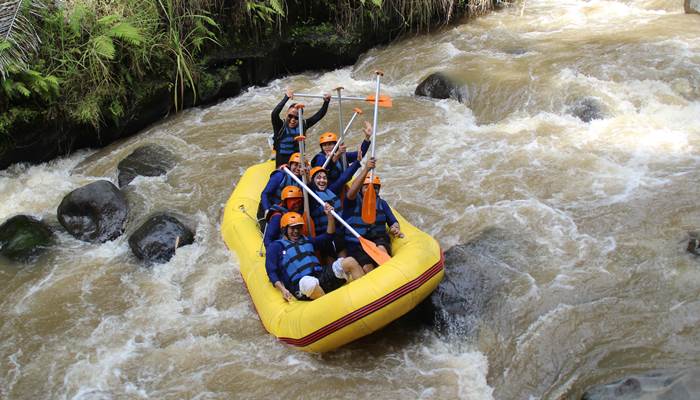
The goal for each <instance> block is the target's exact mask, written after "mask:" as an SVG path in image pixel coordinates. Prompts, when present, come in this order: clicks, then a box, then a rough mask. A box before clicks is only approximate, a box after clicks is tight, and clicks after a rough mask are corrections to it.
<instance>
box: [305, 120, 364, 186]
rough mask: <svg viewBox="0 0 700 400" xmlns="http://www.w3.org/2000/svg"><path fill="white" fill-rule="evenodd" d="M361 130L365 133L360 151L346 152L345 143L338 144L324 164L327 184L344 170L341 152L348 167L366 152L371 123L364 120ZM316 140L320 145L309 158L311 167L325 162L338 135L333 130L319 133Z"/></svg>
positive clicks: (320, 165) (332, 181) (319, 165)
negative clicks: (315, 152) (319, 149)
mask: <svg viewBox="0 0 700 400" xmlns="http://www.w3.org/2000/svg"><path fill="white" fill-rule="evenodd" d="M363 131H364V133H365V139H364V140H363V141H362V145H360V151H350V152H348V151H347V149H346V147H345V144H341V145H340V146H338V150H336V152H335V154H333V159H332V160H331V162H329V163H328V165H327V166H326V169H327V170H328V174H327V175H328V184H329V185H330V184H333V183H334V182H335V181H337V180H338V178H340V175H341V174H342V173H343V172H344V171H345V168H344V167H343V162H342V160H341V157H342V156H343V153H345V158H346V159H347V161H348V167H349V166H350V165H351V164H352V163H353V162H355V161H357V160H358V159H361V158H362V154H366V153H367V149H369V145H370V139H371V138H372V125H371V124H370V123H369V122H368V121H365V129H364V130H363ZM318 142H319V145H320V146H321V151H319V152H318V153H317V154H316V155H315V156H314V158H313V159H311V166H312V167H322V166H323V164H325V163H326V159H327V158H328V157H329V156H330V154H331V151H333V147H335V144H336V143H337V142H338V135H336V134H335V133H333V132H325V133H324V134H322V135H321V137H320V138H319V140H318Z"/></svg>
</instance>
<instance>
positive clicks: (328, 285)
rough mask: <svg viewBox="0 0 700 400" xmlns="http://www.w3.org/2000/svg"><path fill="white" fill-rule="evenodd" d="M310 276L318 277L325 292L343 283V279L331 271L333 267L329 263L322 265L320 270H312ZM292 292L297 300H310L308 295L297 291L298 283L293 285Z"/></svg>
mask: <svg viewBox="0 0 700 400" xmlns="http://www.w3.org/2000/svg"><path fill="white" fill-rule="evenodd" d="M311 276H313V277H315V278H316V279H318V283H319V285H321V289H323V291H324V292H326V293H330V292H332V291H334V290H335V289H338V288H339V287H341V286H343V285H344V284H345V280H344V279H340V278H338V277H337V276H335V274H334V273H333V267H332V266H330V265H326V266H323V269H322V270H321V271H317V272H314V273H312V274H311ZM293 293H294V297H296V298H297V299H299V300H311V299H309V298H308V297H306V296H304V295H303V294H302V293H301V291H299V285H298V284H297V285H294V292H293Z"/></svg>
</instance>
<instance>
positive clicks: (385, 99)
mask: <svg viewBox="0 0 700 400" xmlns="http://www.w3.org/2000/svg"><path fill="white" fill-rule="evenodd" d="M294 97H308V98H312V99H322V98H323V95H321V94H304V93H302V94H299V93H294ZM374 98H375V96H373V95H369V96H367V97H358V96H345V97H343V100H357V101H366V102H368V103H376V101H374ZM392 105H393V101H392V100H391V97H389V96H384V95H382V96H379V107H385V108H391V106H392Z"/></svg>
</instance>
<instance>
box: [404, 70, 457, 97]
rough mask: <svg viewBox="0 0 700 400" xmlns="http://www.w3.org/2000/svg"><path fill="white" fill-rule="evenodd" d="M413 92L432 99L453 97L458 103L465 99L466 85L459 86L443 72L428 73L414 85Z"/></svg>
mask: <svg viewBox="0 0 700 400" xmlns="http://www.w3.org/2000/svg"><path fill="white" fill-rule="evenodd" d="M415 94H416V96H427V97H432V98H434V99H454V100H457V101H459V102H460V103H463V102H464V101H466V100H467V91H466V87H464V86H460V85H459V84H458V83H457V82H455V81H454V80H453V79H452V78H450V77H449V76H447V75H446V74H445V73H443V72H436V73H434V74H430V75H429V76H428V77H427V78H425V79H424V80H423V82H421V83H420V84H419V85H418V87H416V92H415Z"/></svg>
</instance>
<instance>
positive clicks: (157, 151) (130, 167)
mask: <svg viewBox="0 0 700 400" xmlns="http://www.w3.org/2000/svg"><path fill="white" fill-rule="evenodd" d="M175 162H176V159H175V156H174V155H173V153H171V152H170V151H169V150H167V149H166V148H164V147H162V146H158V145H155V144H147V145H144V146H141V147H139V148H137V149H136V150H134V151H133V152H132V153H131V154H129V155H128V156H127V157H126V158H125V159H123V160H121V161H120V162H119V165H117V170H118V171H119V177H118V181H119V187H124V186H125V185H127V184H129V182H131V181H132V180H134V178H136V177H137V176H160V175H165V174H166V173H167V172H168V171H170V170H171V169H172V168H173V166H175Z"/></svg>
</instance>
